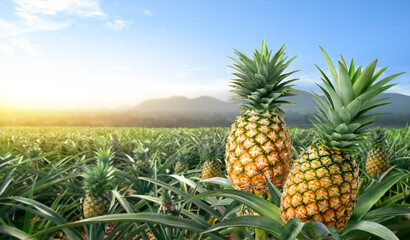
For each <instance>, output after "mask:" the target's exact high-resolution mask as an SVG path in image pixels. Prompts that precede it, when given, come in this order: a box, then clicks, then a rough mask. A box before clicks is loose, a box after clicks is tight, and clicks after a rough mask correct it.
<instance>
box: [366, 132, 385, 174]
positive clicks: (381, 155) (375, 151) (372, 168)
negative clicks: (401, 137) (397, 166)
mask: <svg viewBox="0 0 410 240" xmlns="http://www.w3.org/2000/svg"><path fill="white" fill-rule="evenodd" d="M370 136H371V138H372V149H371V150H370V152H369V153H368V154H367V160H366V171H367V173H368V174H369V175H370V176H371V177H373V178H374V177H375V176H376V172H377V170H378V171H379V173H378V174H379V176H381V175H382V174H383V173H384V172H386V171H387V170H388V169H389V168H390V161H389V156H388V155H387V152H386V151H385V150H384V148H383V142H384V140H385V135H384V130H382V129H380V128H378V129H376V130H375V131H374V132H371V133H370Z"/></svg>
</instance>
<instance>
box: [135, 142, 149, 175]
mask: <svg viewBox="0 0 410 240" xmlns="http://www.w3.org/2000/svg"><path fill="white" fill-rule="evenodd" d="M134 157H135V158H136V159H137V160H136V162H135V163H136V169H137V170H138V172H139V173H142V174H148V173H149V172H150V171H151V162H150V159H149V148H147V147H144V146H143V145H142V144H140V146H139V147H137V148H135V149H134Z"/></svg>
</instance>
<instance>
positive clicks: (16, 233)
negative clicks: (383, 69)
mask: <svg viewBox="0 0 410 240" xmlns="http://www.w3.org/2000/svg"><path fill="white" fill-rule="evenodd" d="M0 233H2V234H5V235H9V236H13V237H15V238H18V239H25V240H35V239H36V238H32V237H31V236H30V235H29V234H27V233H25V232H23V231H21V230H20V229H18V228H15V227H12V226H7V225H1V226H0Z"/></svg>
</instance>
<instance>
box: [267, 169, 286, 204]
mask: <svg viewBox="0 0 410 240" xmlns="http://www.w3.org/2000/svg"><path fill="white" fill-rule="evenodd" d="M265 181H266V183H267V185H268V189H269V193H270V196H271V197H272V200H273V204H275V205H276V206H277V207H280V198H281V195H282V193H281V192H280V191H279V189H277V188H276V186H275V185H273V183H272V182H271V181H270V180H269V179H268V178H267V177H266V176H265Z"/></svg>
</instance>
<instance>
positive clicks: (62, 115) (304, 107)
mask: <svg viewBox="0 0 410 240" xmlns="http://www.w3.org/2000/svg"><path fill="white" fill-rule="evenodd" d="M385 97H388V98H389V99H390V102H392V104H389V105H386V106H383V107H380V108H379V109H376V110H375V113H387V114H386V115H383V116H382V117H381V119H380V120H379V121H378V124H379V125H383V126H388V127H404V126H405V125H406V124H407V123H409V122H410V108H408V104H409V103H410V96H406V95H402V94H397V93H383V94H381V95H380V96H379V98H385ZM292 101H293V102H294V103H295V105H290V106H284V107H283V108H282V109H283V110H284V111H285V113H286V117H285V118H286V122H287V123H288V124H289V125H290V126H292V127H311V124H310V119H312V114H313V113H314V111H315V106H317V104H316V103H315V101H314V100H313V98H312V94H310V93H308V92H305V91H301V90H300V91H299V96H296V97H292ZM10 112H11V113H10ZM7 113H9V114H7ZM239 113H240V109H239V108H238V105H237V103H236V102H232V101H231V102H226V101H223V100H219V99H217V98H214V97H210V96H201V97H198V98H192V99H189V98H186V97H181V96H174V97H170V98H162V99H149V100H146V101H144V102H142V103H140V104H138V105H135V106H132V107H122V108H117V109H100V110H76V111H72V110H60V111H56V110H54V111H44V110H43V111H27V110H26V111H22V110H20V111H19V110H14V111H13V110H10V109H0V125H9V126H14V125H25V126H27V125H29V126H31V125H51V126H127V127H228V126H230V125H231V124H232V122H233V121H234V120H235V117H236V116H238V115H239Z"/></svg>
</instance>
